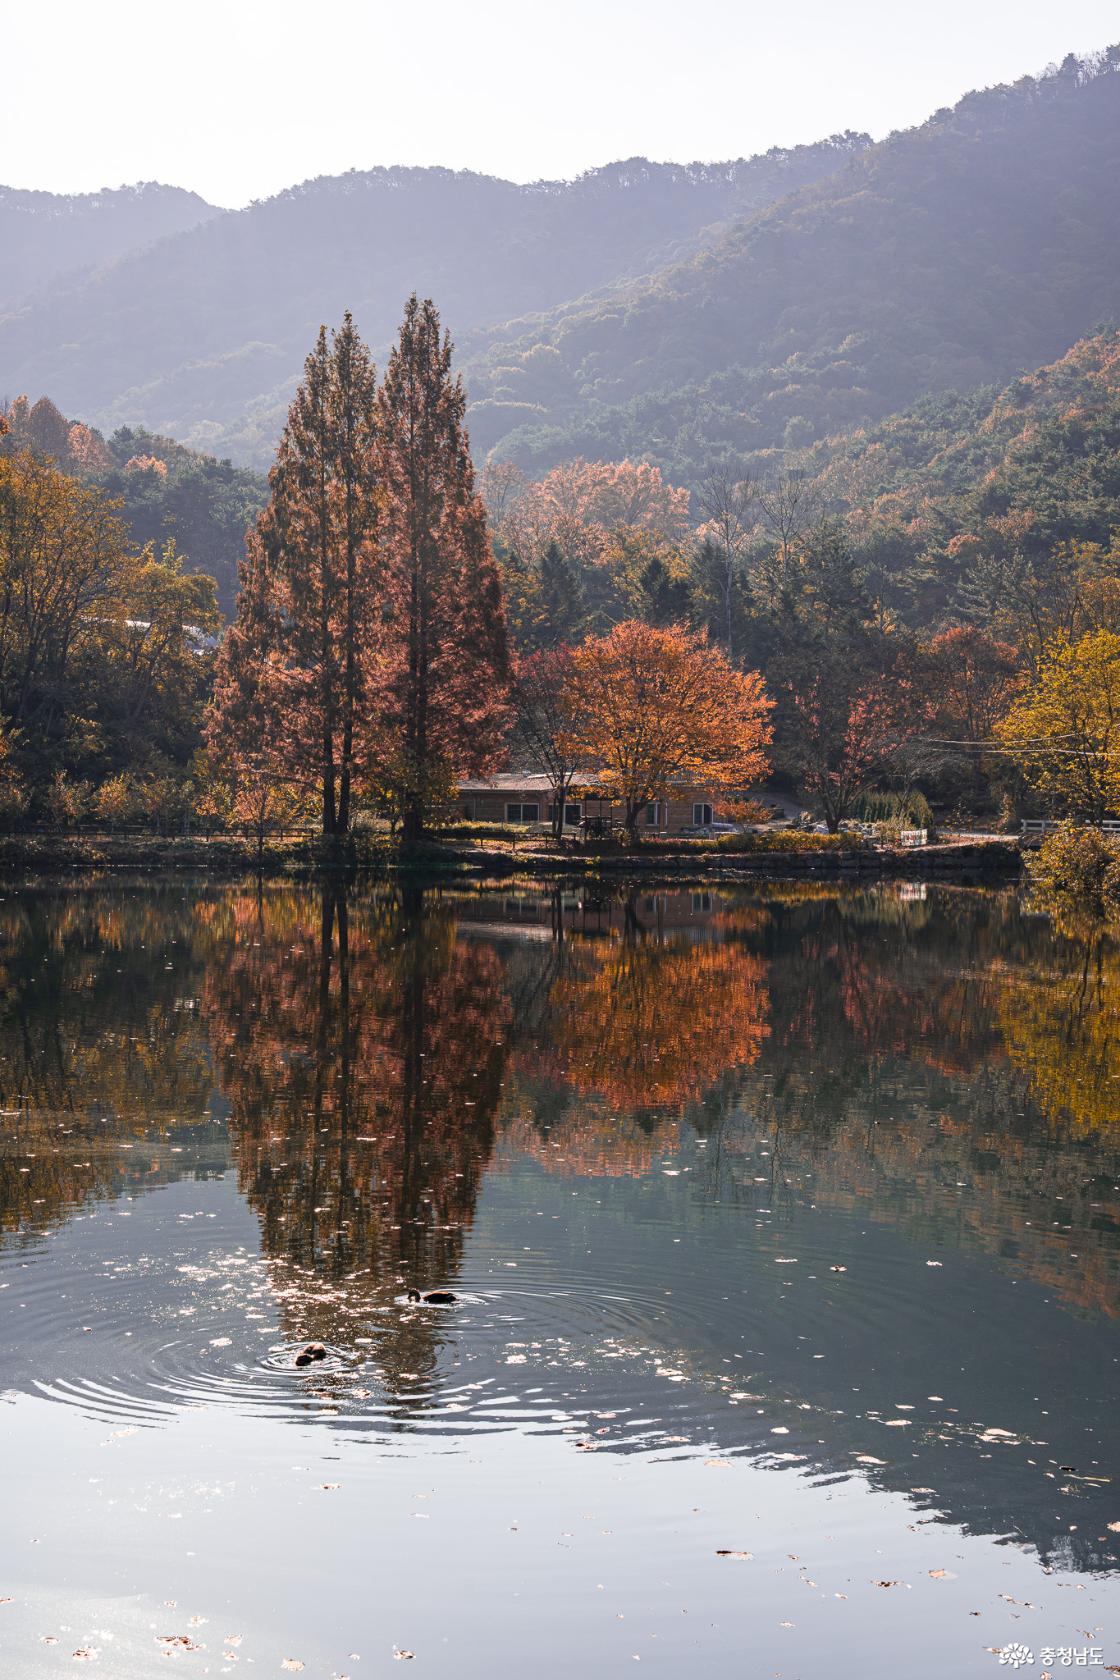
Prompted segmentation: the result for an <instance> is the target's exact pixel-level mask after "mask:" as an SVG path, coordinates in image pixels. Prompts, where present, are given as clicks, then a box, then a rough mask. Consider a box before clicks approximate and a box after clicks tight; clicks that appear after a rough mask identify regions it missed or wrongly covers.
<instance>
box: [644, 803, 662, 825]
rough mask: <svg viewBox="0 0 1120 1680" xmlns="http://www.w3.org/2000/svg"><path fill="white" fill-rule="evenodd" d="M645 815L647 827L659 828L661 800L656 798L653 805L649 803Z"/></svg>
mask: <svg viewBox="0 0 1120 1680" xmlns="http://www.w3.org/2000/svg"><path fill="white" fill-rule="evenodd" d="M645 815H646V827H647V828H659V827H660V825H661V801H660V800H659V799H655V800H654V802H653V804H652V805H647V806H646V813H645Z"/></svg>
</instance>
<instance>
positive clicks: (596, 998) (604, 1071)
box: [505, 892, 769, 1176]
mask: <svg viewBox="0 0 1120 1680" xmlns="http://www.w3.org/2000/svg"><path fill="white" fill-rule="evenodd" d="M698 900H699V901H701V904H702V906H703V907H702V908H701V907H700V906H698V904H697V901H698ZM574 908H575V909H576V910H577V912H578V913H577V914H575V915H572V916H568V917H565V916H564V914H563V913H562V911H561V910H560V909H559V907H558V905H557V900H556V897H555V896H554V899H553V906H552V916H551V931H552V938H551V942H550V944H549V946H548V947H546V948H545V949H544V950H542V948H541V947H540V945H539V944H538V945H530V946H529V947H528V957H527V958H526V955H525V953H524V952H522V953H521V955H522V960H521V962H520V963H518V962H516V961H511V963H510V977H509V978H510V989H511V995H512V996H513V998H514V1018H515V1021H516V1028H515V1032H514V1039H513V1041H514V1056H513V1060H512V1065H511V1078H510V1092H509V1094H508V1096H507V1100H506V1104H505V1115H506V1125H505V1141H506V1145H507V1148H508V1147H510V1146H512V1147H513V1148H514V1149H516V1150H517V1151H518V1152H520V1153H531V1154H533V1155H535V1156H536V1157H537V1159H539V1160H540V1161H541V1163H542V1164H543V1165H544V1166H545V1167H546V1168H548V1169H549V1170H562V1171H568V1172H571V1171H576V1172H583V1173H600V1174H605V1175H610V1176H622V1175H635V1174H638V1173H641V1172H644V1171H646V1170H648V1168H649V1167H650V1166H651V1165H652V1163H653V1161H654V1160H655V1159H656V1158H657V1157H659V1156H660V1155H661V1154H663V1153H664V1152H665V1151H666V1150H669V1149H673V1148H674V1147H675V1146H676V1144H677V1142H678V1141H679V1132H680V1123H681V1121H682V1119H683V1118H684V1117H685V1116H686V1115H691V1114H693V1112H694V1111H697V1112H698V1108H699V1104H700V1103H701V1101H702V1100H703V1098H704V1097H705V1095H706V1094H708V1093H709V1092H711V1091H712V1090H713V1089H714V1088H716V1087H729V1086H730V1085H731V1084H733V1082H734V1080H735V1079H736V1077H737V1075H738V1074H739V1072H740V1070H741V1069H743V1068H745V1067H748V1066H750V1065H752V1064H753V1063H755V1062H756V1061H757V1060H758V1056H759V1052H760V1049H761V1047H762V1044H763V1043H764V1041H765V1038H766V1035H767V1032H768V1030H769V1028H768V1023H767V1009H768V999H767V989H766V981H765V965H764V963H763V961H762V959H761V958H760V957H759V956H758V955H757V954H755V953H754V952H752V951H751V950H750V949H748V948H747V946H746V944H745V943H744V942H743V934H744V932H745V930H746V928H747V926H750V927H752V928H753V927H754V925H755V920H754V918H753V917H751V916H750V914H749V913H742V914H741V915H738V916H732V915H729V914H728V913H723V914H717V913H716V912H715V910H714V907H713V904H712V900H711V895H710V894H697V893H690V894H665V893H661V894H650V893H646V894H638V893H637V892H631V893H628V894H625V895H623V896H621V897H620V898H618V899H606V900H601V901H593V902H592V903H590V904H588V903H587V902H583V903H581V904H580V905H578V906H576V907H574Z"/></svg>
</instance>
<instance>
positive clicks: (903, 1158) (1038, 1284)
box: [0, 879, 1120, 1680]
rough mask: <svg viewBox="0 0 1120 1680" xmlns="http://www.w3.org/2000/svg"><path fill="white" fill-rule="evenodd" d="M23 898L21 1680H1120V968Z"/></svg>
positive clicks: (366, 907) (943, 935)
mask: <svg viewBox="0 0 1120 1680" xmlns="http://www.w3.org/2000/svg"><path fill="white" fill-rule="evenodd" d="M0 891H2V895H3V896H2V901H0V1108H2V1109H3V1111H4V1112H3V1120H2V1131H0V1140H2V1142H0V1361H2V1363H0V1393H2V1399H3V1409H2V1411H0V1422H2V1435H0V1455H2V1464H3V1490H4V1499H3V1517H2V1523H0V1598H2V1599H3V1600H4V1602H3V1603H2V1604H0V1674H2V1675H3V1676H5V1677H15V1680H23V1677H25V1676H28V1677H37V1676H40V1675H57V1674H69V1673H71V1672H73V1671H74V1669H75V1663H76V1662H77V1663H86V1664H89V1665H90V1666H91V1672H97V1673H101V1674H103V1675H105V1676H113V1677H122V1680H132V1677H135V1676H144V1677H146V1676H149V1675H153V1674H162V1673H164V1672H168V1671H170V1672H177V1671H180V1670H181V1672H182V1673H184V1674H199V1675H202V1674H213V1675H216V1674H232V1675H237V1674H248V1673H252V1674H256V1675H272V1674H278V1675H279V1674H283V1673H290V1672H297V1673H298V1672H302V1673H304V1674H305V1675H307V1676H308V1677H309V1680H311V1677H324V1680H327V1677H338V1676H343V1675H349V1676H350V1677H351V1680H359V1677H362V1680H365V1677H367V1676H375V1675H389V1674H394V1675H395V1674H399V1673H400V1672H402V1671H401V1670H400V1669H399V1668H397V1667H396V1666H395V1665H396V1664H397V1663H405V1662H411V1663H413V1664H414V1668H413V1669H412V1670H407V1669H406V1670H404V1672H406V1673H407V1672H412V1673H415V1675H416V1676H417V1677H418V1680H419V1677H421V1676H439V1677H445V1676H446V1677H450V1676H455V1677H457V1680H459V1677H471V1676H476V1675H478V1676H481V1675H486V1676H492V1675H495V1674H499V1675H512V1676H520V1675H532V1676H534V1677H536V1680H551V1677H553V1676H557V1677H559V1676H564V1677H567V1676H571V1675H573V1674H583V1675H589V1676H593V1677H598V1676H608V1675H615V1674H619V1675H621V1674H630V1673H632V1672H633V1671H634V1670H633V1665H634V1663H635V1662H640V1663H641V1664H642V1668H641V1670H640V1671H639V1672H640V1673H646V1674H654V1675H663V1676H674V1677H676V1676H684V1675H686V1674H687V1675H703V1676H720V1677H723V1676H744V1677H748V1680H754V1677H755V1676H780V1677H782V1680H792V1677H798V1676H801V1677H812V1680H816V1677H818V1676H821V1677H825V1676H827V1677H828V1680H849V1677H851V1680H866V1677H869V1676H890V1677H894V1676H902V1675H905V1676H915V1677H919V1680H924V1677H927V1676H928V1677H930V1680H933V1677H935V1676H936V1677H937V1680H945V1677H946V1676H948V1677H958V1676H960V1677H971V1676H974V1675H975V1676H980V1675H996V1674H999V1673H1010V1672H1013V1669H1012V1667H1011V1664H1010V1662H1008V1661H1007V1660H1005V1661H1004V1662H1003V1663H1001V1662H1000V1657H999V1655H998V1654H997V1653H1001V1652H1002V1653H1005V1657H1006V1648H1007V1647H1008V1646H1009V1645H1010V1644H1012V1643H1015V1644H1018V1645H1022V1646H1023V1647H1026V1648H1027V1649H1028V1650H1029V1652H1030V1654H1031V1655H1030V1660H1027V1658H1026V1657H1024V1658H1023V1660H1022V1666H1020V1667H1019V1668H1018V1669H1017V1670H1014V1672H1018V1673H1020V1674H1028V1675H1039V1674H1041V1673H1043V1672H1047V1671H1049V1672H1051V1673H1053V1674H1056V1675H1058V1674H1061V1673H1064V1672H1067V1671H1072V1670H1073V1669H1074V1668H1077V1667H1083V1668H1085V1669H1086V1671H1087V1672H1089V1673H1092V1672H1097V1673H1101V1674H1103V1673H1105V1672H1107V1668H1108V1665H1118V1664H1120V1591H1118V1580H1120V1481H1118V1480H1117V1475H1118V1455H1117V1447H1118V1437H1120V1429H1118V1422H1117V1398H1118V1390H1120V1385H1118V1376H1120V1367H1118V1363H1117V1361H1118V1356H1120V1319H1118V1309H1120V1109H1118V1106H1117V1105H1118V1102H1120V1031H1118V1027H1120V950H1118V949H1117V947H1116V946H1115V945H1113V944H1112V943H1111V942H1110V941H1109V940H1108V939H1106V938H1104V937H1102V936H1100V935H1099V934H1093V933H1081V934H1078V933H1076V932H1067V933H1059V932H1058V931H1056V930H1054V929H1053V928H1051V926H1050V925H1049V923H1048V922H1047V921H1046V920H1045V918H1041V917H1038V916H1032V915H1029V914H1027V913H1026V912H1025V911H1024V910H1023V908H1022V907H1021V906H1020V904H1019V901H1018V900H1017V898H1016V896H1015V895H1014V894H984V893H979V892H971V891H967V890H954V889H948V888H946V889H935V888H930V889H928V891H927V890H926V889H925V888H923V887H920V886H907V885H902V886H899V885H897V884H891V885H885V886H881V887H877V888H874V889H870V890H862V889H854V888H853V889H833V888H831V887H811V886H809V887H805V886H798V887H776V888H772V889H770V890H759V891H751V892H744V893H742V894H739V893H723V892H720V893H715V892H712V893H708V892H687V891H686V892H679V891H674V892H667V893H651V892H649V891H648V890H647V889H645V888H642V889H640V890H638V891H635V892H627V891H625V890H619V891H617V892H610V893H607V894H605V895H604V896H602V897H596V896H595V894H594V893H593V892H591V891H589V890H586V889H580V890H575V891H570V892H569V891H564V892H558V893H552V892H539V891H535V890H525V891H515V890H512V889H511V890H507V891H502V892H497V893H495V892H478V893H470V892H460V891H447V890H435V889H431V890H427V891H421V890H419V889H412V888H409V889H407V890H405V891H395V890H389V889H384V888H382V889H370V890H367V891H356V892H351V893H350V894H349V896H348V897H343V896H341V895H339V894H338V893H337V892H331V891H325V892H324V891H322V890H320V889H319V888H317V887H313V886H309V887H290V886H275V885H273V886H265V887H264V888H263V889H262V890H260V891H257V890H256V889H255V887H253V886H252V885H239V886H232V887H231V886H225V885H216V884H214V883H207V882H202V883H198V882H191V883H184V882H182V881H170V882H168V881H163V882H156V883H154V884H153V883H152V882H151V881H143V882H141V881H136V882H132V881H129V880H116V879H114V880H111V881H107V880H104V879H103V880H91V881H89V882H83V881H74V882H68V883H65V884H58V883H55V884H51V885H43V886H40V885H26V886H19V887H17V886H14V885H12V884H8V885H6V886H5V887H4V888H3V889H0ZM413 1285H415V1286H417V1287H419V1288H420V1289H431V1288H435V1287H444V1288H448V1289H450V1290H452V1291H453V1292H454V1293H455V1295H456V1296H457V1300H456V1302H455V1304H454V1305H452V1306H443V1307H433V1306H427V1305H421V1306H419V1307H416V1306H414V1305H410V1304H409V1303H408V1300H407V1290H408V1288H409V1287H410V1286H413ZM310 1339H314V1340H317V1341H320V1342H322V1343H323V1344H324V1345H325V1347H326V1349H327V1356H326V1358H325V1359H323V1360H321V1361H316V1362H315V1363H313V1364H312V1365H310V1366H308V1367H306V1368H299V1367H297V1366H296V1365H295V1356H296V1354H297V1352H298V1351H299V1350H300V1348H301V1347H302V1346H303V1345H304V1343H306V1342H307V1341H308V1340H310ZM409 1653H411V1655H409ZM1067 1659H1068V1660H1067ZM1018 1660H1019V1658H1018V1656H1016V1661H1018ZM83 1671H84V1670H83ZM1112 1672H1114V1673H1118V1672H1120V1668H1117V1667H1113V1670H1112Z"/></svg>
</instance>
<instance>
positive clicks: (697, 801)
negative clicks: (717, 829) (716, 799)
mask: <svg viewBox="0 0 1120 1680" xmlns="http://www.w3.org/2000/svg"><path fill="white" fill-rule="evenodd" d="M455 809H456V812H457V813H458V815H459V816H460V817H465V818H466V819H467V820H468V821H470V822H493V823H534V822H541V823H544V822H551V821H552V801H551V799H550V798H549V796H548V795H547V794H542V793H539V792H537V791H535V790H532V789H520V790H519V789H514V788H503V789H501V790H500V791H495V792H489V791H488V792H485V793H483V792H475V791H471V792H462V793H461V794H460V795H459V798H458V799H457V800H456V801H455ZM600 813H601V814H602V816H603V817H604V818H606V819H608V820H611V821H614V822H621V821H622V820H623V818H624V816H625V810H624V807H623V806H622V805H620V804H615V805H609V804H607V803H606V801H604V802H603V804H602V805H600V803H599V801H598V800H597V799H586V800H582V799H570V800H569V801H568V823H569V826H572V827H574V826H575V825H576V824H578V823H579V820H580V818H581V817H582V816H585V815H586V816H589V817H597V816H599V815H600ZM713 814H714V808H713V801H712V798H711V795H710V794H708V795H706V794H703V793H697V794H696V795H695V797H692V796H689V797H687V798H683V799H671V800H658V802H657V804H656V807H655V808H654V809H653V810H650V809H649V808H648V807H647V809H646V811H645V812H644V813H643V815H642V817H641V818H640V819H639V823H638V827H639V829H640V830H641V831H642V832H643V833H647V834H680V833H682V832H683V830H685V829H686V828H697V827H700V826H701V825H703V824H704V823H709V822H711V821H712V817H713Z"/></svg>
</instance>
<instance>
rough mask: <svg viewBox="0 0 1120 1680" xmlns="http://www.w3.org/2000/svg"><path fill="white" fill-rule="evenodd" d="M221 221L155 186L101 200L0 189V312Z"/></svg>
mask: <svg viewBox="0 0 1120 1680" xmlns="http://www.w3.org/2000/svg"><path fill="white" fill-rule="evenodd" d="M219 214H220V212H219V211H218V210H216V209H215V208H214V206H213V205H212V204H207V202H206V200H205V199H204V198H200V197H199V196H198V194H197V193H193V192H186V191H184V189H183V188H182V187H164V186H161V185H160V184H159V183H158V182H156V181H143V182H140V183H138V184H137V185H136V186H134V187H116V188H113V189H107V190H105V191H104V192H99V193H49V192H30V191H25V190H23V189H21V188H18V187H0V309H2V308H3V305H4V304H5V303H7V304H8V305H11V304H13V303H15V302H17V301H18V300H19V299H21V298H23V297H25V296H26V295H28V294H30V293H31V292H34V291H37V290H41V289H42V288H43V287H44V286H49V285H51V284H52V283H53V282H55V281H57V280H58V279H59V278H61V277H62V276H63V275H72V274H73V273H74V272H75V271H77V270H83V269H84V270H89V269H95V268H99V267H101V266H102V265H103V264H104V263H110V262H115V261H116V260H117V259H118V258H119V257H123V256H124V255H126V253H128V252H129V251H135V250H138V249H139V248H140V247H142V246H144V245H150V244H151V243H152V241H153V240H156V239H163V238H165V237H166V236H167V235H168V234H171V233H182V232H183V231H184V230H185V229H187V228H192V227H197V226H198V224H199V223H200V222H204V221H206V220H207V219H208V218H210V217H211V216H217V215H219Z"/></svg>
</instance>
